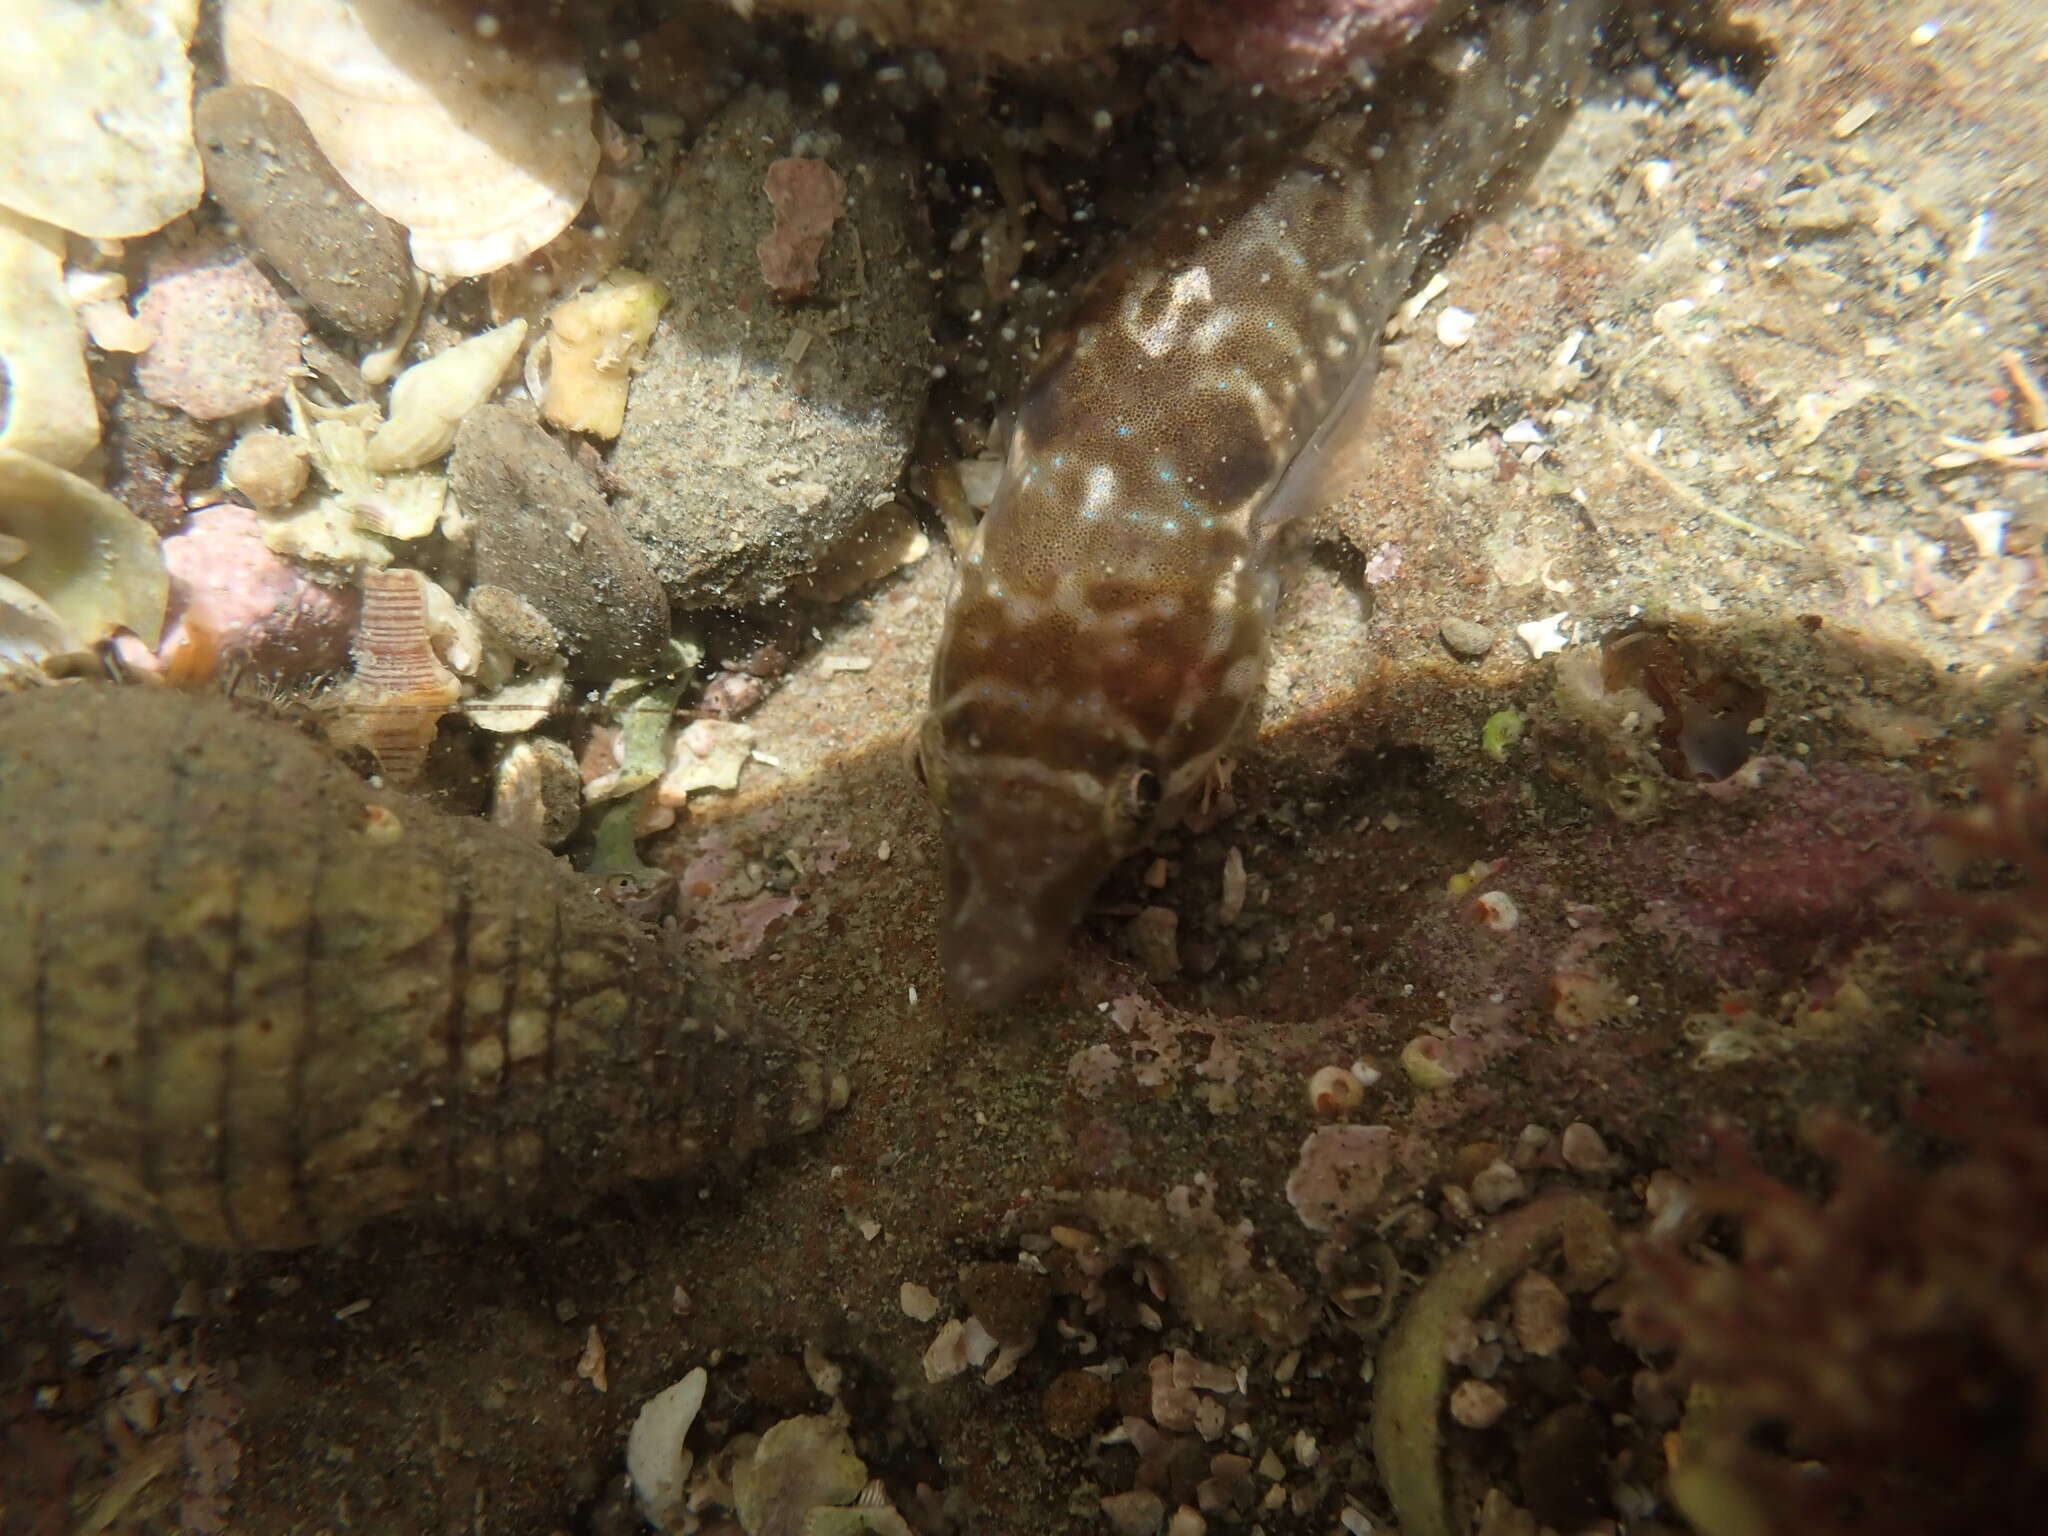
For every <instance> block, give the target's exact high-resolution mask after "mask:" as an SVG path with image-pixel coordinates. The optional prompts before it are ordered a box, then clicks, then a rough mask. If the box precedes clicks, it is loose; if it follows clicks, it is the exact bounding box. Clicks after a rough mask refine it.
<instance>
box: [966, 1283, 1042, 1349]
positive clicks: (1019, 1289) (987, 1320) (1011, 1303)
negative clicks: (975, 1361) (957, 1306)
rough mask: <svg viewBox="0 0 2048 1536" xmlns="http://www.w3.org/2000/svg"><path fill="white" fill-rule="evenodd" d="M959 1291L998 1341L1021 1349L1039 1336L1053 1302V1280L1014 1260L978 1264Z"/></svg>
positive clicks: (969, 1309) (970, 1309)
mask: <svg viewBox="0 0 2048 1536" xmlns="http://www.w3.org/2000/svg"><path fill="white" fill-rule="evenodd" d="M960 1293H961V1295H963V1296H964V1297H966V1299H967V1310H968V1311H970V1312H972V1313H973V1314H974V1315H975V1316H976V1317H978V1318H980V1319H981V1326H982V1327H984V1328H986V1329H987V1330H988V1331H989V1332H990V1333H991V1334H992V1335H994V1337H995V1340H996V1342H997V1343H998V1344H1008V1345H1012V1346H1014V1347H1016V1348H1019V1349H1022V1348H1026V1347H1028V1346H1029V1345H1030V1344H1031V1342H1032V1341H1033V1340H1034V1339H1036V1338H1037V1337H1038V1326H1039V1324H1040V1323H1042V1322H1044V1321H1045V1309H1046V1308H1047V1307H1049V1306H1051V1305H1052V1281H1051V1280H1050V1279H1048V1278H1047V1277H1046V1276H1044V1275H1034V1274H1032V1273H1031V1272H1030V1271H1029V1270H1024V1269H1019V1268H1017V1266H1016V1265H1014V1264H976V1265H975V1266H974V1267H973V1268H971V1269H970V1270H968V1271H967V1273H966V1275H965V1276H964V1277H963V1278H962V1280H961V1282H960Z"/></svg>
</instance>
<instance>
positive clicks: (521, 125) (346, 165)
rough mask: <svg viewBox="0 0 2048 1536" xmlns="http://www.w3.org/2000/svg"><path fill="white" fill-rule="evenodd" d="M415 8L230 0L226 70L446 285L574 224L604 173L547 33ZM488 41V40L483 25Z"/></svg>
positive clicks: (583, 99) (347, 0)
mask: <svg viewBox="0 0 2048 1536" xmlns="http://www.w3.org/2000/svg"><path fill="white" fill-rule="evenodd" d="M478 14H480V13H479V12H477V11H475V10H473V9H471V8H468V7H462V6H453V7H435V6H431V5H422V4H420V3H418V0H228V4H227V7H226V11H225V13H224V16H223V19H222V23H221V39H222V47H223V49H224V51H225V53H226V55H227V62H228V71H229V74H230V75H231V76H232V77H233V79H234V80H236V81H237V82H239V83H241V84H245V85H262V86H268V87H269V88H270V89H271V90H273V91H276V92H278V93H279V94H280V95H283V96H286V97H288V98H290V100H291V103H292V105H293V106H295V107H297V108H298V109H299V115H300V116H302V117H303V118H305V120H306V126H307V127H308V128H310V129H311V130H312V132H313V137H314V138H315V139H316V140H318V142H319V145H320V148H321V149H322V150H323V151H324V152H325V153H326V155H327V158H328V159H329V160H331V161H333V162H334V167H335V169H336V170H338V171H340V172H341V174H342V177H343V179H344V180H346V181H347V182H348V184H349V185H350V186H352V187H354V188H355V189H356V191H357V192H359V193H360V194H361V195H362V196H363V198H364V200H365V201H367V202H369V203H370V204H371V205H372V206H373V207H375V208H377V209H378V210H379V211H380V212H382V213H384V214H386V215H388V216H389V217H391V218H393V219H395V220H397V221H398V222H399V223H400V224H403V225H404V226H405V227H406V229H407V230H408V231H410V232H411V235H412V255H413V260H414V261H416V262H417V263H418V264H419V265H420V266H421V267H423V268H425V269H426V270H427V271H429V272H432V273H434V274H436V275H438V276H441V277H450V278H455V277H474V276H476V275H478V274H479V273H484V272H493V271H496V270H497V269H498V268H499V267H502V266H505V265H506V264H507V263H509V262H514V261H517V260H519V258H520V257H522V256H525V255H527V254H529V253H530V252H533V251H536V250H538V249H539V248H540V247H541V246H543V245H546V244H547V243H548V241H550V240H552V239H554V237H555V236H556V235H558V234H560V233H561V232H562V230H563V229H565V228H566V227H567V226H568V223H569V221H570V220H571V219H573V218H575V216H576V212H577V210H578V209H579V208H581V207H582V206H583V201H584V199H585V198H586V197H587V196H588V195H589V193H590V184H591V180H592V178H593V177H594V176H595V175H596V172H597V158H598V145H597V136H596V134H595V133H594V132H593V131H592V109H591V103H592V93H591V89H590V83H589V81H588V80H587V79H586V78H585V77H584V74H583V68H582V65H581V64H580V62H578V61H577V60H576V58H575V57H574V55H573V54H572V53H570V52H568V51H567V50H564V49H558V48H555V47H552V46H550V44H549V42H548V41H547V34H545V33H544V32H541V31H539V30H537V29H533V28H529V27H526V26H523V25H522V26H512V25H507V26H504V27H502V28H501V29H500V30H498V31H496V32H494V33H492V35H490V36H485V35H483V33H482V32H480V31H479V30H478V29H477V28H475V27H474V26H470V25H466V24H465V23H466V21H467V20H468V19H470V18H472V17H474V16H475V15H478ZM485 30H488V29H485Z"/></svg>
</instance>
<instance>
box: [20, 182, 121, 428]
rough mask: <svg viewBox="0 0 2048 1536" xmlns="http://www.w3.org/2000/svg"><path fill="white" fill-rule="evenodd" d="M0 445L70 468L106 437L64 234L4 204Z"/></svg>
mask: <svg viewBox="0 0 2048 1536" xmlns="http://www.w3.org/2000/svg"><path fill="white" fill-rule="evenodd" d="M0 364H4V365H5V366H6V370H7V401H6V415H5V421H4V425H0V448H7V449H12V450H14V451H15V452H18V453H28V454H33V455H35V457H37V458H39V459H45V460H47V461H48V462H50V463H52V464H57V465H61V466H63V467H65V468H69V467H70V466H71V465H73V464H76V463H77V462H78V461H79V460H81V459H83V458H84V457H85V456H86V455H87V454H88V453H91V452H92V450H93V446H94V445H95V444H96V443H98V442H99V440H100V417H99V408H98V407H97V406H96V405H95V404H94V403H93V398H92V385H91V383H90V382H89V381H88V380H87V379H86V376H85V340H84V338H83V337H82V336H81V335H80V334H79V330H78V319H77V316H76V315H75V314H73V312H72V309H71V300H70V298H69V296H68V295H66V293H65V291H64V237H63V236H62V235H61V234H59V233H58V232H57V231H56V230H54V229H52V228H51V227H50V226H49V225H47V224H39V223H36V222H35V221H33V220H30V219H23V218H18V217H16V216H15V215H13V214H10V213H7V212H5V211H4V210H0Z"/></svg>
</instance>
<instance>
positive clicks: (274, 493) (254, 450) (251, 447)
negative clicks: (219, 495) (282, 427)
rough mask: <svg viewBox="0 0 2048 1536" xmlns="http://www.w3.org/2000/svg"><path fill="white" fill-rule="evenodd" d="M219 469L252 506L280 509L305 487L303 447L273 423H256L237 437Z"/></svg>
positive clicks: (262, 508)
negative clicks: (249, 430)
mask: <svg viewBox="0 0 2048 1536" xmlns="http://www.w3.org/2000/svg"><path fill="white" fill-rule="evenodd" d="M222 473H223V474H224V476H225V477H226V479H227V482H228V484H229V485H231V486H233V487H234V488H235V489H236V490H238V491H240V492H241V493H242V494H243V495H244V496H246V497H248V498H249V504H250V505H251V506H253V507H256V508H257V509H259V510H261V511H264V512H282V511H283V510H284V509H285V508H287V507H289V506H290V505H291V504H292V503H293V502H295V501H297V500H298V499H299V493H300V492H301V491H303V490H304V489H305V488H306V477H307V473H308V471H307V465H306V450H305V449H304V448H303V447H302V446H300V444H299V442H298V440H297V439H296V438H291V437H287V436H285V434H284V433H282V432H280V431H278V430H277V429H276V428H275V427H258V428H256V429H255V430H254V431H251V432H244V433H243V434H242V435H241V437H240V438H238V439H236V442H235V446H234V448H233V450H232V451H230V452H229V454H228V457H227V463H226V464H225V465H224V466H223V467H222Z"/></svg>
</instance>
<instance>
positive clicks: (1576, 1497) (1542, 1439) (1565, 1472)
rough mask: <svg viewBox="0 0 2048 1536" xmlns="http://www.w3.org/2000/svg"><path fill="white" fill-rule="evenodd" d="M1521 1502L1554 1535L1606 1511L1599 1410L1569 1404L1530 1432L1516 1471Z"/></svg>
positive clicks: (1604, 1457) (1603, 1443)
mask: <svg viewBox="0 0 2048 1536" xmlns="http://www.w3.org/2000/svg"><path fill="white" fill-rule="evenodd" d="M1516 1472H1517V1475H1518V1477H1519V1479H1520V1481H1521V1484H1522V1503H1523V1504H1524V1505H1526V1506H1527V1507H1528V1510H1529V1513H1531V1514H1532V1515H1534V1516H1535V1517H1536V1519H1537V1522H1538V1523H1539V1524H1541V1525H1547V1526H1549V1527H1550V1528H1551V1529H1552V1530H1554V1531H1576V1530H1582V1529H1584V1528H1585V1527H1586V1526H1587V1525H1590V1524H1591V1523H1592V1522H1593V1521H1594V1520H1596V1519H1598V1518H1599V1517H1600V1515H1601V1514H1602V1513H1604V1512H1605V1510H1606V1508H1607V1435H1606V1431H1605V1426H1604V1425H1603V1424H1602V1423H1601V1419H1600V1414H1599V1411H1598V1410H1597V1409H1595V1408H1593V1407H1592V1406H1590V1405H1589V1404H1586V1403H1568V1404H1566V1405H1565V1406H1564V1407H1562V1408H1559V1409H1557V1410H1556V1411H1555V1412H1553V1413H1550V1414H1548V1415H1546V1416H1545V1417H1544V1418H1543V1419H1542V1420H1540V1421H1539V1422H1538V1423H1537V1425H1536V1427H1535V1428H1534V1429H1532V1430H1530V1431H1529V1438H1528V1440H1527V1442H1526V1443H1525V1444H1524V1445H1523V1446H1522V1455H1521V1459H1520V1461H1519V1463H1518V1464H1517V1467H1516Z"/></svg>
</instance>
